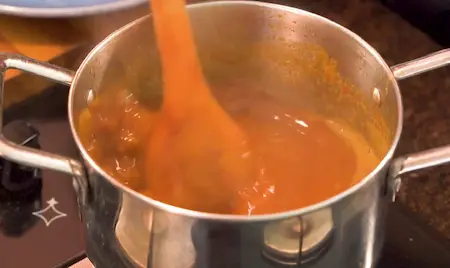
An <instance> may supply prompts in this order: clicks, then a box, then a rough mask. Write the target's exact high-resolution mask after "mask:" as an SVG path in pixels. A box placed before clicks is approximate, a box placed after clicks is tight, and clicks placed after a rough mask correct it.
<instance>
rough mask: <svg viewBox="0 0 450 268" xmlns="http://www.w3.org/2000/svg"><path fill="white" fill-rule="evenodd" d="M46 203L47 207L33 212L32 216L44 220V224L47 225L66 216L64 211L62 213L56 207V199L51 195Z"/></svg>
mask: <svg viewBox="0 0 450 268" xmlns="http://www.w3.org/2000/svg"><path fill="white" fill-rule="evenodd" d="M47 204H48V206H47V207H45V208H43V209H41V210H38V211H35V212H33V215H34V216H36V217H38V218H40V219H41V220H42V221H44V223H45V226H47V227H49V226H50V224H52V222H54V221H55V220H57V219H60V218H64V217H66V216H67V214H66V213H63V212H61V211H59V210H58V209H57V208H56V205H57V204H58V201H56V199H55V198H53V197H52V198H51V199H50V200H48V201H47Z"/></svg>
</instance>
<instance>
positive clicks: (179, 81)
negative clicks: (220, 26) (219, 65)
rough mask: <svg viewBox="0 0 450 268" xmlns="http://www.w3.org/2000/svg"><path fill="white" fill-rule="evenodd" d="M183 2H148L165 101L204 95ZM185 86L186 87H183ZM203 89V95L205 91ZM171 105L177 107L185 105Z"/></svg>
mask: <svg viewBox="0 0 450 268" xmlns="http://www.w3.org/2000/svg"><path fill="white" fill-rule="evenodd" d="M185 3H186V2H185V0H170V1H167V0H152V1H150V4H151V7H152V9H153V11H154V12H153V16H154V20H153V21H154V27H155V32H156V35H157V36H158V38H157V45H158V48H159V51H160V54H161V55H164V57H162V67H163V68H162V69H163V83H164V90H165V92H164V94H165V101H166V100H168V101H169V100H170V99H171V98H177V99H180V98H186V97H188V96H189V95H193V94H195V95H196V94H205V93H207V92H208V88H207V87H206V86H204V85H202V84H204V79H203V73H202V69H201V67H200V62H199V60H198V57H197V50H196V47H195V41H194V38H193V34H192V29H191V25H190V20H189V16H188V14H187V12H186V10H185ZM187 85H189V86H187ZM205 89H206V92H205ZM185 101H186V99H183V100H182V101H178V102H174V103H177V104H180V103H183V102H185Z"/></svg>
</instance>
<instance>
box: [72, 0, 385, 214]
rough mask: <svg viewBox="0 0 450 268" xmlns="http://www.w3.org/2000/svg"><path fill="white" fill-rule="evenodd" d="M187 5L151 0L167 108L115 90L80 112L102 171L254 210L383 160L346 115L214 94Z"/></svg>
mask: <svg viewBox="0 0 450 268" xmlns="http://www.w3.org/2000/svg"><path fill="white" fill-rule="evenodd" d="M184 4H185V3H184V0H152V1H151V7H152V9H153V16H154V24H155V32H156V36H157V40H158V47H159V51H160V54H161V58H162V65H163V82H164V100H163V104H162V107H161V109H160V111H158V112H156V113H155V112H151V111H149V110H148V109H147V108H146V107H145V105H142V104H141V103H139V101H138V100H137V99H136V98H135V97H134V96H133V95H132V94H131V93H129V92H128V91H127V90H126V89H121V88H116V89H111V90H108V91H107V92H104V93H102V94H100V96H98V97H97V99H96V100H94V101H93V102H91V103H90V104H89V105H88V107H87V108H86V109H85V110H84V111H83V112H82V113H81V115H80V120H79V133H80V138H81V140H82V142H83V144H84V146H85V147H86V148H87V150H88V152H89V154H90V155H91V157H92V158H93V159H94V160H95V161H96V163H98V165H99V166H100V167H101V168H102V169H104V170H105V171H106V172H108V173H109V174H110V175H111V176H113V177H115V178H116V179H117V180H119V181H120V182H122V183H123V184H125V185H127V186H128V187H130V188H132V189H134V190H136V191H139V192H141V193H143V194H145V195H147V196H149V197H151V198H153V199H156V200H159V201H162V202H165V203H168V204H171V205H174V206H178V207H183V208H187V209H192V210H196V211H203V212H211V213H221V214H240V215H250V214H266V213H276V212H282V211H287V210H292V209H297V208H301V207H304V206H308V205H312V204H314V203H317V202H320V201H323V200H325V199H328V198H330V197H331V196H334V195H336V194H338V193H340V192H342V191H344V190H346V189H348V188H349V187H351V186H352V185H354V184H355V183H357V182H358V181H359V180H360V179H362V178H363V177H364V176H366V175H367V174H368V173H369V172H370V171H371V170H373V168H375V167H376V165H377V164H378V163H379V160H380V159H379V158H378V157H377V156H376V155H375V154H374V153H373V151H372V149H371V147H370V146H369V145H368V144H367V143H366V141H365V140H364V138H363V137H362V136H361V135H360V134H359V133H357V132H356V131H354V130H353V129H352V128H351V127H349V126H347V125H346V124H344V123H342V122H339V121H336V120H330V119H327V118H324V117H321V116H319V115H317V114H314V113H312V112H310V111H307V110H304V109H301V108H299V107H293V106H290V105H288V104H286V103H283V102H281V101H280V100H277V99H275V98H274V97H270V96H268V95H266V94H265V93H263V92H261V91H258V90H257V89H249V88H245V89H242V88H236V87H224V88H222V89H220V90H215V94H212V92H211V91H210V90H209V88H208V86H207V84H206V82H205V80H204V78H203V74H202V72H201V68H200V66H199V61H198V59H197V55H196V51H195V44H194V41H193V37H192V33H191V29H190V25H189V21H188V15H187V13H186V11H185V10H184ZM174 33H176V34H174ZM216 91H217V92H216Z"/></svg>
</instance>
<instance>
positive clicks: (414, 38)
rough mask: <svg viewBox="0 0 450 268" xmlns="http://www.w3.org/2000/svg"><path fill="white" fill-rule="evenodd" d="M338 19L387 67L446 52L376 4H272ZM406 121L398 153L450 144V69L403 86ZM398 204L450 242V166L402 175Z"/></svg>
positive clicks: (354, 0) (361, 0) (360, 0)
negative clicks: (409, 210) (373, 50)
mask: <svg viewBox="0 0 450 268" xmlns="http://www.w3.org/2000/svg"><path fill="white" fill-rule="evenodd" d="M273 2H277V3H281V4H286V5H290V6H297V7H300V8H303V9H306V10H309V11H312V12H314V13H317V14H320V15H322V16H325V17H327V18H329V19H331V20H334V21H336V22H338V23H340V24H342V25H344V26H345V27H347V28H349V29H350V30H352V31H354V32H356V33H357V34H359V35H360V36H361V37H362V38H364V39H365V40H366V41H367V42H368V43H369V44H371V45H372V46H373V47H374V48H375V49H377V50H378V52H379V53H380V54H381V55H382V56H383V57H384V58H385V60H386V61H387V63H388V64H390V65H393V64H396V63H400V62H404V61H407V60H411V59H415V58H418V57H421V56H424V55H426V54H428V53H431V52H434V51H436V50H439V49H442V47H440V46H439V45H437V44H436V43H435V42H434V41H433V40H431V39H430V38H429V37H428V36H427V35H425V34H424V33H422V32H421V31H419V30H418V29H416V28H414V27H413V26H411V25H410V24H408V22H406V21H405V20H403V19H402V18H400V17H399V16H398V15H396V14H395V13H393V12H392V11H390V10H389V9H388V8H386V7H384V6H383V5H382V4H381V1H376V0H346V1H335V0H315V1H299V0H290V1H288V0H286V1H273ZM400 87H401V91H402V95H403V101H404V108H405V114H404V116H405V118H404V128H403V134H402V138H401V141H400V144H399V147H398V150H397V155H402V154H406V153H412V152H418V151H420V150H425V149H430V148H433V147H437V146H442V145H446V144H450V67H447V68H443V69H439V70H436V71H433V72H430V73H427V74H424V75H421V76H418V77H413V78H410V79H406V80H403V81H401V82H400ZM399 196H400V198H399V199H400V202H402V203H404V204H405V205H407V206H408V207H409V208H410V209H411V210H413V211H415V212H418V213H419V214H420V215H421V216H422V218H424V219H425V220H426V221H427V222H428V223H429V224H430V225H431V226H433V227H434V228H435V229H437V230H438V231H439V232H441V233H442V234H443V235H445V236H446V237H447V238H450V165H447V166H443V167H438V168H432V169H427V170H424V171H420V172H417V173H411V174H408V175H407V176H405V177H404V179H403V185H402V190H401V193H400V195H399Z"/></svg>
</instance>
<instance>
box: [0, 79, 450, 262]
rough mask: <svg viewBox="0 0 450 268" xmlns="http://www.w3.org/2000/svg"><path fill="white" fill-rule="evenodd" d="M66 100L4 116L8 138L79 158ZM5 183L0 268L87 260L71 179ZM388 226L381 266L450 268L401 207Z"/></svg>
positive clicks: (50, 99)
mask: <svg viewBox="0 0 450 268" xmlns="http://www.w3.org/2000/svg"><path fill="white" fill-rule="evenodd" d="M66 101H67V89H64V88H62V87H59V86H58V87H55V88H53V89H50V90H48V91H46V92H44V93H43V94H41V95H39V96H37V97H35V98H33V99H31V100H29V101H27V102H24V103H21V104H19V105H16V106H14V107H11V108H10V109H8V110H7V111H6V112H5V120H4V121H5V123H6V124H7V127H5V129H7V131H6V132H7V133H6V134H5V135H6V136H8V137H9V138H10V139H14V140H15V141H17V142H21V143H23V144H26V145H28V146H34V147H42V149H43V150H46V151H51V152H54V153H59V154H63V155H67V156H71V157H77V156H78V152H77V149H76V147H75V144H74V142H73V140H72V138H71V134H70V130H69V124H68V122H67V120H66ZM18 120H23V121H18ZM28 178H33V179H31V180H30V179H28ZM0 181H1V184H0V260H1V265H0V266H1V267H2V268H29V267H33V268H52V267H68V266H70V265H71V264H73V263H74V262H77V261H79V260H80V259H82V258H83V257H84V242H83V233H82V232H83V231H82V223H81V222H80V220H79V218H78V210H77V204H76V198H75V193H74V191H73V189H72V182H71V178H70V177H68V176H66V175H63V174H60V173H57V172H52V171H36V170H32V169H26V168H21V167H19V166H16V165H12V164H11V163H8V162H6V161H2V162H1V165H0ZM40 211H41V212H40ZM386 226H387V227H386V228H387V230H386V236H387V237H386V244H385V247H384V250H383V254H382V257H381V260H380V262H379V263H378V265H377V266H376V267H379V268H434V267H436V268H439V267H450V243H449V242H448V241H447V240H445V239H444V238H443V237H441V236H440V235H439V234H438V233H436V232H435V231H434V230H433V229H431V228H430V227H428V226H427V225H426V224H424V223H423V222H422V220H421V219H419V218H418V217H417V215H414V214H413V213H412V212H411V211H409V210H407V209H406V208H405V207H403V206H402V205H401V204H393V205H391V206H390V208H389V213H388V219H387V225H386Z"/></svg>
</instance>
